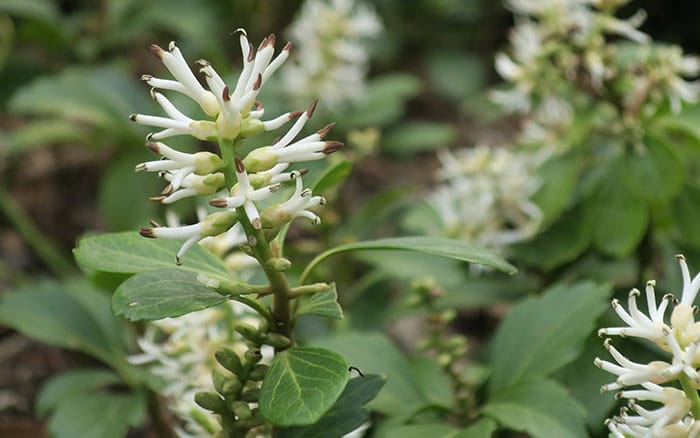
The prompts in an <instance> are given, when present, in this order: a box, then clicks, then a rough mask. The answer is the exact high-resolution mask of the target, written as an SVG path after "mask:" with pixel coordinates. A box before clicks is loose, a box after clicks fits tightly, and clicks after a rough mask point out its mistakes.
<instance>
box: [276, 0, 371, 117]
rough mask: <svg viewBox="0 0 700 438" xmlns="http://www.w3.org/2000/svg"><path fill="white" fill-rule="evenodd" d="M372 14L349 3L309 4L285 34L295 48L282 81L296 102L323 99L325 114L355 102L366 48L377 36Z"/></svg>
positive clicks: (365, 65)
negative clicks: (313, 97)
mask: <svg viewBox="0 0 700 438" xmlns="http://www.w3.org/2000/svg"><path fill="white" fill-rule="evenodd" d="M381 29H382V25H381V22H380V20H379V17H378V16H377V15H376V13H375V12H374V11H373V10H372V9H371V8H370V7H368V6H367V5H363V4H358V3H357V2H356V1H355V0H329V1H326V0H309V1H307V2H304V4H303V6H302V9H301V10H300V11H299V14H298V18H297V19H296V20H295V21H294V22H293V23H292V25H291V27H290V28H289V30H288V33H289V35H290V38H291V39H292V40H293V41H294V42H295V43H297V42H298V43H300V44H299V46H300V47H301V49H300V50H299V51H298V52H297V55H298V56H297V58H296V59H295V60H294V61H295V63H294V64H293V65H291V66H288V68H287V69H285V71H284V75H283V80H284V81H285V83H286V85H287V89H288V90H290V91H291V92H292V93H293V94H294V95H295V96H296V97H298V98H303V99H306V98H308V97H309V96H323V97H324V104H325V105H327V106H328V108H331V109H338V108H340V107H342V106H343V105H345V104H347V103H350V102H352V101H353V100H356V99H357V98H359V97H361V96H362V94H363V92H364V78H365V75H366V73H367V69H368V61H369V60H368V58H367V53H366V44H367V42H368V40H369V39H371V38H372V37H375V36H376V35H378V34H379V33H380V32H381Z"/></svg>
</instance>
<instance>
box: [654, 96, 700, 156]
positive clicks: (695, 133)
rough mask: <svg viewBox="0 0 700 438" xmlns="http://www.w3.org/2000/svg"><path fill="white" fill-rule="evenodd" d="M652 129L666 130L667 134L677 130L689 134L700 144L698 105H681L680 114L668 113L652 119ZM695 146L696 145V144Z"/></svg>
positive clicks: (699, 108)
mask: <svg viewBox="0 0 700 438" xmlns="http://www.w3.org/2000/svg"><path fill="white" fill-rule="evenodd" d="M653 128H655V129H654V131H656V130H657V129H659V130H661V132H663V131H666V132H668V133H669V134H671V133H674V132H679V133H682V134H685V135H687V136H689V137H690V138H691V139H692V140H694V141H695V143H696V145H700V105H692V106H686V105H684V106H683V111H681V113H680V114H673V113H669V114H668V115H666V116H663V117H660V118H658V119H656V120H655V121H654V126H653ZM696 147H697V146H696Z"/></svg>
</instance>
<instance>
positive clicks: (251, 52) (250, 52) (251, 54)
mask: <svg viewBox="0 0 700 438" xmlns="http://www.w3.org/2000/svg"><path fill="white" fill-rule="evenodd" d="M254 59H255V50H254V49H253V45H252V44H250V43H249V44H248V59H247V60H246V61H248V62H253V60H254Z"/></svg>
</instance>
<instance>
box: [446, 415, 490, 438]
mask: <svg viewBox="0 0 700 438" xmlns="http://www.w3.org/2000/svg"><path fill="white" fill-rule="evenodd" d="M497 429H498V424H496V422H495V421H493V420H492V419H490V418H480V419H479V420H478V421H477V422H476V423H474V424H472V425H471V426H469V427H468V428H466V429H464V430H463V431H461V432H460V433H458V434H457V435H456V436H455V438H491V436H492V435H493V433H494V432H496V430H497Z"/></svg>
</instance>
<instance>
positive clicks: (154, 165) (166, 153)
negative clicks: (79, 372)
mask: <svg viewBox="0 0 700 438" xmlns="http://www.w3.org/2000/svg"><path fill="white" fill-rule="evenodd" d="M146 146H147V147H148V149H150V150H152V151H153V152H155V153H157V154H160V155H162V156H163V158H165V159H163V160H158V161H147V162H145V163H141V164H138V165H137V166H136V169H135V170H136V172H143V171H145V172H170V175H171V176H170V179H169V180H168V181H170V184H171V186H172V189H173V190H177V189H179V188H180V185H181V184H182V182H183V180H184V179H185V178H186V177H187V176H189V175H191V174H196V175H209V174H211V173H212V172H215V171H216V170H219V169H221V168H222V167H223V166H224V162H223V160H222V159H221V158H219V156H218V155H216V154H212V153H211V152H197V153H194V154H187V153H184V152H179V151H176V150H175V149H173V148H171V147H169V146H168V145H166V144H165V143H153V142H148V143H146Z"/></svg>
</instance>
